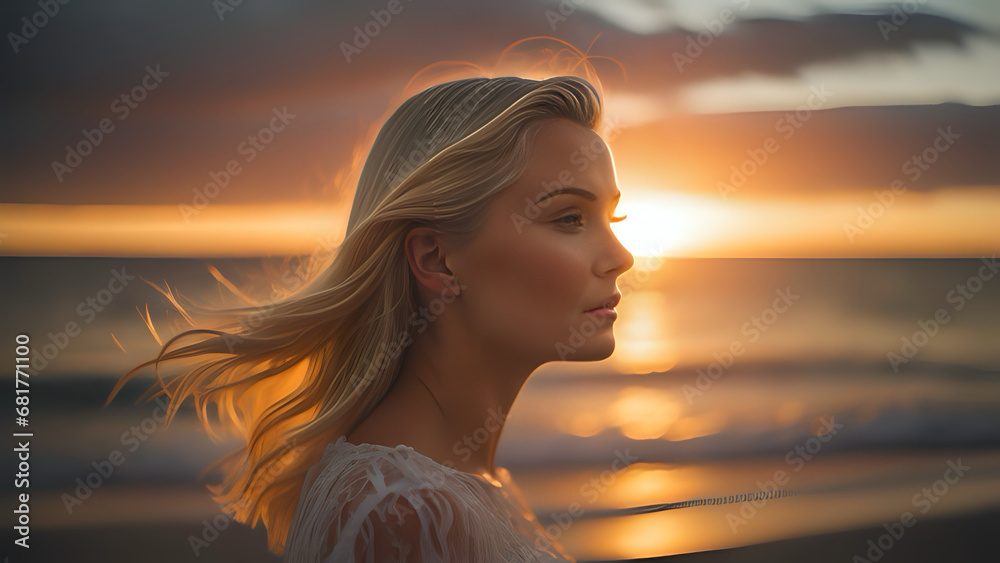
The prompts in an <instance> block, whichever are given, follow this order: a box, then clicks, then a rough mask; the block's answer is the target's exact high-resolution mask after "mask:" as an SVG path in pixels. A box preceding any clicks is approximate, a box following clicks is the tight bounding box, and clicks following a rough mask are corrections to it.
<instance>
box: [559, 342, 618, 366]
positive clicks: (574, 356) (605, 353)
mask: <svg viewBox="0 0 1000 563" xmlns="http://www.w3.org/2000/svg"><path fill="white" fill-rule="evenodd" d="M614 351H615V340H614V338H613V337H611V336H608V337H607V338H591V339H590V341H588V342H587V343H586V344H585V345H584V346H582V347H580V348H578V349H576V350H571V351H567V353H566V358H565V359H562V358H558V360H559V361H565V362H596V361H600V360H604V359H607V358H608V357H609V356H611V353H612V352H614Z"/></svg>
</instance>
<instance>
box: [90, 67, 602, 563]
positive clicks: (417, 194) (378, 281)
mask: <svg viewBox="0 0 1000 563" xmlns="http://www.w3.org/2000/svg"><path fill="white" fill-rule="evenodd" d="M547 118H567V119H570V120H573V121H574V122H576V123H579V124H581V125H584V126H586V127H589V128H591V129H595V130H596V128H597V127H598V124H599V123H600V120H601V102H600V97H599V95H598V93H597V91H596V90H595V89H594V87H593V86H591V84H590V83H588V82H587V81H585V80H583V79H580V78H577V77H574V76H557V77H553V78H548V79H544V80H531V79H527V78H519V77H513V76H501V77H496V78H468V79H462V80H454V81H451V82H446V83H442V84H438V85H435V86H432V87H430V88H427V89H425V90H423V91H421V92H420V93H418V94H416V95H414V96H412V97H411V98H409V99H407V100H406V101H405V102H403V103H402V104H401V106H400V107H399V108H398V109H397V110H396V111H395V112H394V113H393V114H392V115H391V116H390V117H389V118H388V119H387V120H386V122H385V124H384V125H383V126H382V127H381V129H380V130H379V133H378V136H377V137H376V139H375V141H374V143H373V145H372V148H371V150H370V152H369V155H368V157H367V160H366V161H365V165H364V168H363V170H362V172H361V175H360V178H359V181H358V186H357V191H356V192H355V196H354V202H353V204H352V207H351V213H350V218H349V220H348V224H347V231H346V235H345V237H344V239H343V242H342V243H341V245H340V246H339V248H338V249H337V252H336V255H335V257H334V258H333V260H332V262H330V263H329V265H328V266H327V267H326V268H325V269H324V270H323V271H322V272H320V273H319V274H318V275H317V276H315V277H314V278H313V279H312V280H311V281H310V282H309V283H307V284H305V285H303V286H302V287H301V288H299V289H298V290H297V291H295V292H293V293H292V294H291V295H289V296H286V297H284V298H282V299H281V300H279V301H277V302H275V303H273V304H271V305H270V306H269V307H268V308H267V309H266V310H261V309H260V308H251V307H239V308H231V309H224V310H221V311H215V313H216V314H221V315H223V316H224V317H225V318H228V323H227V324H224V325H222V326H221V327H220V328H200V329H191V330H187V331H184V332H182V333H180V334H178V335H176V336H174V337H173V338H170V339H169V340H168V341H167V342H166V343H165V344H163V346H162V348H161V350H160V352H159V354H158V355H157V357H156V358H154V359H152V360H149V361H147V362H144V363H142V364H140V365H139V366H136V367H135V368H133V369H132V370H130V371H129V372H128V373H126V374H125V375H124V376H122V378H121V379H120V380H119V381H118V383H117V384H116V385H115V387H114V389H113V390H112V391H111V395H110V396H109V398H108V401H109V402H110V400H111V399H112V398H113V397H114V396H115V395H116V394H117V393H118V391H119V390H120V389H121V387H122V385H124V384H125V382H126V381H128V380H129V379H130V378H132V377H133V376H134V375H135V374H136V373H137V372H138V371H139V370H141V369H142V368H145V367H147V366H150V365H152V366H154V368H155V371H156V376H157V380H158V381H157V383H155V384H154V385H153V387H152V388H151V389H150V390H149V391H147V395H146V396H147V398H153V397H156V396H159V395H161V394H166V395H167V396H168V397H169V408H168V412H167V423H168V424H169V421H170V420H171V419H172V418H173V416H174V414H175V413H176V411H177V408H178V407H179V406H180V404H181V403H182V402H183V401H184V400H185V398H186V397H188V396H191V397H193V399H194V403H195V407H196V411H197V413H198V418H199V420H200V421H201V423H202V425H203V426H204V427H205V429H206V430H207V431H208V433H209V434H210V435H212V436H218V432H217V431H216V426H218V427H219V428H222V429H225V430H228V431H236V432H237V433H238V435H239V436H240V437H241V439H242V440H243V443H244V444H245V445H244V446H243V447H242V448H240V449H239V450H237V451H234V452H232V453H230V454H229V455H227V456H226V457H224V458H222V459H220V460H219V461H217V462H216V463H215V464H213V467H215V466H220V467H221V468H222V474H223V479H222V483H221V484H219V485H215V486H210V489H211V490H212V491H213V492H214V493H215V496H214V499H215V500H216V502H219V503H225V505H226V506H227V507H230V508H229V510H228V511H230V512H231V513H232V515H233V518H234V519H236V520H237V521H239V522H242V523H244V524H248V525H250V526H254V527H255V526H256V524H257V522H258V520H261V521H263V523H264V525H265V527H266V528H267V532H268V547H269V549H270V550H271V551H272V552H274V553H277V554H281V553H282V552H283V551H284V545H285V541H286V538H287V535H288V531H289V527H290V525H291V523H292V518H293V515H294V513H295V508H296V505H297V504H298V501H299V496H300V494H301V489H302V485H303V481H304V478H305V474H306V471H307V470H308V469H309V468H310V467H311V466H312V465H314V464H315V463H316V462H317V461H318V460H319V458H320V456H321V455H322V453H323V451H324V449H325V448H326V446H327V445H328V444H329V443H330V441H331V440H332V439H335V437H337V436H340V435H345V436H346V435H347V434H349V433H350V432H351V431H353V430H354V428H355V427H356V426H357V425H358V424H359V423H360V422H361V421H362V420H363V419H364V418H365V417H366V416H367V415H368V414H369V413H370V412H371V411H372V410H373V409H374V408H375V407H376V405H377V404H378V403H379V401H380V400H381V399H382V398H383V397H384V396H385V394H386V393H387V392H388V391H389V389H390V387H391V386H392V384H393V382H394V381H395V379H396V376H397V374H398V372H399V369H400V366H401V364H402V360H403V357H404V353H405V352H404V353H396V354H386V353H384V352H383V350H384V349H385V348H386V346H387V345H394V344H396V343H399V342H401V341H403V340H404V339H406V338H409V337H412V332H413V331H412V328H413V323H412V322H411V321H412V319H413V318H415V315H416V311H417V308H418V307H419V303H418V302H417V299H416V295H417V293H416V291H415V289H416V284H415V279H414V277H413V273H412V272H411V270H410V268H409V264H408V261H407V259H406V255H405V253H404V249H403V240H404V237H405V236H406V234H407V232H408V231H409V230H410V229H412V228H414V227H416V226H430V227H433V228H434V229H436V230H438V231H439V232H442V233H445V234H447V235H452V236H455V237H457V240H467V239H466V237H471V236H474V234H475V233H476V232H477V229H478V228H479V227H480V226H481V224H482V220H483V218H484V216H485V211H486V210H487V208H488V206H489V204H490V202H491V200H492V198H493V197H494V196H495V195H497V193H498V192H500V191H501V190H503V189H504V188H505V187H507V186H509V185H510V184H512V183H513V182H514V181H515V180H516V179H517V178H518V177H519V176H520V175H521V173H522V172H523V171H524V169H525V167H526V165H527V159H528V157H529V152H530V149H531V144H532V142H533V139H534V135H535V133H536V132H537V130H538V128H539V126H540V125H541V123H542V120H544V119H547ZM175 304H176V303H175ZM249 315H256V316H257V317H255V318H256V319H257V321H256V322H253V323H247V322H246V319H247V318H248V316H249ZM191 337H199V338H200V339H199V340H198V341H197V342H194V343H190V344H186V345H184V346H180V345H179V344H176V343H178V342H179V341H180V340H181V339H185V338H191ZM175 344H176V345H175ZM219 356H221V357H219ZM181 360H184V361H193V362H194V364H195V365H194V366H193V367H190V368H189V369H186V370H183V371H182V372H181V373H180V374H179V375H177V376H176V377H173V378H171V379H169V380H165V379H164V378H163V377H162V376H161V375H160V371H159V368H160V364H161V363H163V362H167V361H181ZM157 388H159V389H160V390H159V391H158V392H156V393H155V394H153V391H154V390H156V389H157ZM106 404H107V403H106ZM210 405H212V406H214V407H215V411H216V413H215V414H216V416H217V419H218V420H217V422H215V423H213V422H212V421H210V419H209V412H208V411H209V408H208V407H209V406H210Z"/></svg>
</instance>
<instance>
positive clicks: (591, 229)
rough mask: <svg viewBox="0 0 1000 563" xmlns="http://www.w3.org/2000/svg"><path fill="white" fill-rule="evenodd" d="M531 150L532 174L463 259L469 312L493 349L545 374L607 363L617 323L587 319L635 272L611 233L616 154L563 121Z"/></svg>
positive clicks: (496, 203)
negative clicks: (558, 367) (573, 364)
mask: <svg viewBox="0 0 1000 563" xmlns="http://www.w3.org/2000/svg"><path fill="white" fill-rule="evenodd" d="M532 147H533V148H532V152H531V155H530V157H529V161H528V165H527V169H526V170H525V171H524V173H523V174H522V175H521V177H520V178H519V179H518V180H517V181H516V182H514V183H513V184H511V185H510V186H508V187H507V188H505V189H504V190H503V191H502V192H500V193H499V194H498V195H497V196H496V198H495V199H494V200H493V202H492V203H491V204H490V205H491V207H490V208H489V211H488V216H487V218H486V222H485V224H484V225H483V228H482V230H481V231H480V233H479V234H478V236H477V237H476V238H475V239H474V240H473V241H472V242H471V243H470V244H469V245H468V246H466V247H464V248H462V250H461V251H460V252H459V255H458V257H457V258H458V260H459V262H458V263H457V264H456V266H457V269H456V272H459V275H458V278H459V281H460V282H461V283H462V284H463V285H464V286H466V287H467V288H468V289H467V290H466V291H464V292H463V293H462V297H461V299H463V300H466V299H468V300H467V301H465V302H464V303H463V309H466V310H467V311H468V312H469V314H470V316H471V318H470V320H471V322H472V323H473V324H474V325H475V326H474V327H472V328H473V329H474V330H475V331H477V333H478V334H482V335H483V336H484V337H485V338H486V339H488V341H489V342H491V344H492V345H499V346H501V349H502V350H505V351H508V352H510V353H515V354H518V355H520V356H521V357H524V356H525V355H529V356H531V357H532V358H534V359H535V360H537V361H538V362H539V365H540V364H541V363H544V362H548V361H559V360H565V361H577V360H599V359H603V358H606V357H608V356H609V355H610V354H611V353H612V352H613V351H614V346H615V342H614V334H613V332H612V325H613V322H614V317H609V316H607V315H594V314H593V313H588V312H587V311H590V310H592V309H594V308H595V307H602V306H604V304H605V303H606V302H607V300H608V298H609V297H611V296H613V295H615V294H617V293H618V290H617V287H616V280H617V278H618V276H620V275H621V274H622V273H624V272H625V271H627V270H628V269H629V268H631V267H632V264H633V262H634V261H633V258H632V255H631V254H630V253H629V252H628V251H627V250H626V249H625V247H624V246H622V244H621V243H620V242H619V241H618V239H617V237H615V235H614V233H612V231H611V220H612V219H613V218H614V216H615V206H616V205H617V202H618V196H619V191H618V187H617V182H616V179H615V170H614V163H613V161H612V158H611V153H610V151H609V149H608V147H607V145H606V144H605V143H604V140H603V139H601V137H600V136H599V135H598V134H597V133H596V132H595V131H593V130H591V129H589V128H587V127H584V126H582V125H579V124H577V123H575V122H573V121H570V120H569V119H563V118H554V119H546V120H545V121H544V122H543V124H542V126H541V128H540V129H539V131H538V133H537V136H536V137H535V140H534V144H533V146H532ZM560 190H566V191H563V192H561V193H557V192H560ZM535 202H538V203H537V204H535Z"/></svg>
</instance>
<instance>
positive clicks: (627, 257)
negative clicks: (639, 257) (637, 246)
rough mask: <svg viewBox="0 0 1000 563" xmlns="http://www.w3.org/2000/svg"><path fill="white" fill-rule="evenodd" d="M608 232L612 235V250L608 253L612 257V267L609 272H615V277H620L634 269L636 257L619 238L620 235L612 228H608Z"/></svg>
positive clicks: (610, 262)
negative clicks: (616, 234)
mask: <svg viewBox="0 0 1000 563" xmlns="http://www.w3.org/2000/svg"><path fill="white" fill-rule="evenodd" d="M608 234H609V236H610V237H611V244H610V252H609V255H608V256H609V257H610V261H609V264H610V268H609V269H608V272H609V273H613V274H614V276H615V277H618V276H620V275H622V274H624V273H625V272H627V271H629V270H631V269H632V266H634V265H635V257H634V256H632V253H631V252H629V251H628V249H627V248H625V245H623V244H622V243H621V241H620V240H618V237H617V236H615V234H614V232H612V231H611V230H610V228H609V229H608Z"/></svg>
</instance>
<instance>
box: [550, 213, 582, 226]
mask: <svg viewBox="0 0 1000 563" xmlns="http://www.w3.org/2000/svg"><path fill="white" fill-rule="evenodd" d="M567 219H569V220H568V221H567ZM555 222H556V223H559V224H560V225H569V226H582V225H583V215H582V214H580V213H573V214H572V215H565V216H563V217H560V218H558V219H556V221H555Z"/></svg>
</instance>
